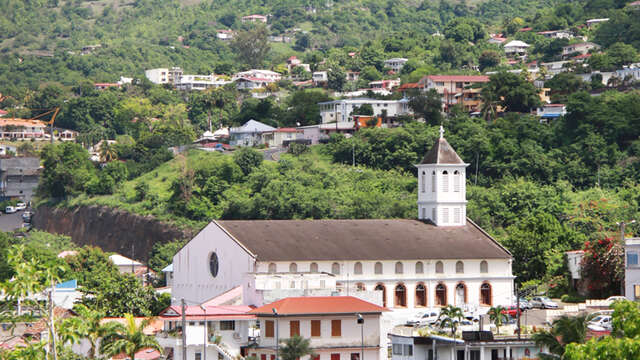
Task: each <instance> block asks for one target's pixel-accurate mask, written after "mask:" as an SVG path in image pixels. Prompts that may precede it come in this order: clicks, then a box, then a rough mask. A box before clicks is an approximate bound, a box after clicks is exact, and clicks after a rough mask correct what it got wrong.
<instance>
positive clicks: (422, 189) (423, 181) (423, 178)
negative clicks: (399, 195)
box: [420, 171, 427, 192]
mask: <svg viewBox="0 0 640 360" xmlns="http://www.w3.org/2000/svg"><path fill="white" fill-rule="evenodd" d="M426 178H427V175H426V172H425V171H423V172H422V176H421V177H420V192H425V188H426V187H427V184H426V183H427V180H426Z"/></svg>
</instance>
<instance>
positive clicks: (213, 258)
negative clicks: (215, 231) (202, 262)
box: [209, 252, 218, 277]
mask: <svg viewBox="0 0 640 360" xmlns="http://www.w3.org/2000/svg"><path fill="white" fill-rule="evenodd" d="M209 271H210V272H211V276H213V277H216V276H218V255H217V254H216V253H215V252H212V253H211V255H209Z"/></svg>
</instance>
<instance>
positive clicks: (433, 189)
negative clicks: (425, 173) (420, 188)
mask: <svg viewBox="0 0 640 360" xmlns="http://www.w3.org/2000/svg"><path fill="white" fill-rule="evenodd" d="M431 192H436V172H435V171H432V172H431Z"/></svg>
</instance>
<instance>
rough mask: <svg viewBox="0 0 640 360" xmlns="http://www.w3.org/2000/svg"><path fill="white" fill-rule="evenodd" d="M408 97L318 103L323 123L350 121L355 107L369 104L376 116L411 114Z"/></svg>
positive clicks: (392, 116)
mask: <svg viewBox="0 0 640 360" xmlns="http://www.w3.org/2000/svg"><path fill="white" fill-rule="evenodd" d="M408 102H409V101H408V100H407V99H402V100H378V99H370V98H355V99H343V100H334V101H325V102H321V103H318V106H319V107H320V118H321V119H322V123H323V124H329V123H333V124H335V123H336V121H338V122H340V123H349V122H350V120H351V115H352V112H353V110H354V109H355V108H357V107H361V106H362V105H365V104H368V105H371V107H372V108H373V115H374V116H382V115H384V114H383V113H385V112H386V116H387V117H391V118H395V117H397V116H399V115H405V114H410V113H411V110H410V109H409V105H408Z"/></svg>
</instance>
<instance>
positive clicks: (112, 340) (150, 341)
mask: <svg viewBox="0 0 640 360" xmlns="http://www.w3.org/2000/svg"><path fill="white" fill-rule="evenodd" d="M124 317H125V320H126V324H124V325H123V324H120V323H114V324H113V325H112V326H113V327H112V328H111V329H110V330H111V331H110V332H109V333H108V334H105V335H104V337H103V339H102V343H101V344H100V352H101V353H102V354H104V355H108V356H115V355H118V354H122V353H125V354H126V355H127V356H129V358H130V359H132V360H133V359H134V358H135V355H136V353H137V352H138V351H140V350H143V349H153V350H158V351H160V352H162V347H161V346H160V344H158V340H156V338H155V337H153V336H150V335H147V334H145V333H144V331H143V330H144V328H146V327H147V326H148V325H149V323H150V322H151V320H153V319H152V318H146V319H144V320H142V321H141V322H140V324H139V325H136V320H135V318H134V317H133V315H131V314H125V315H124Z"/></svg>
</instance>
